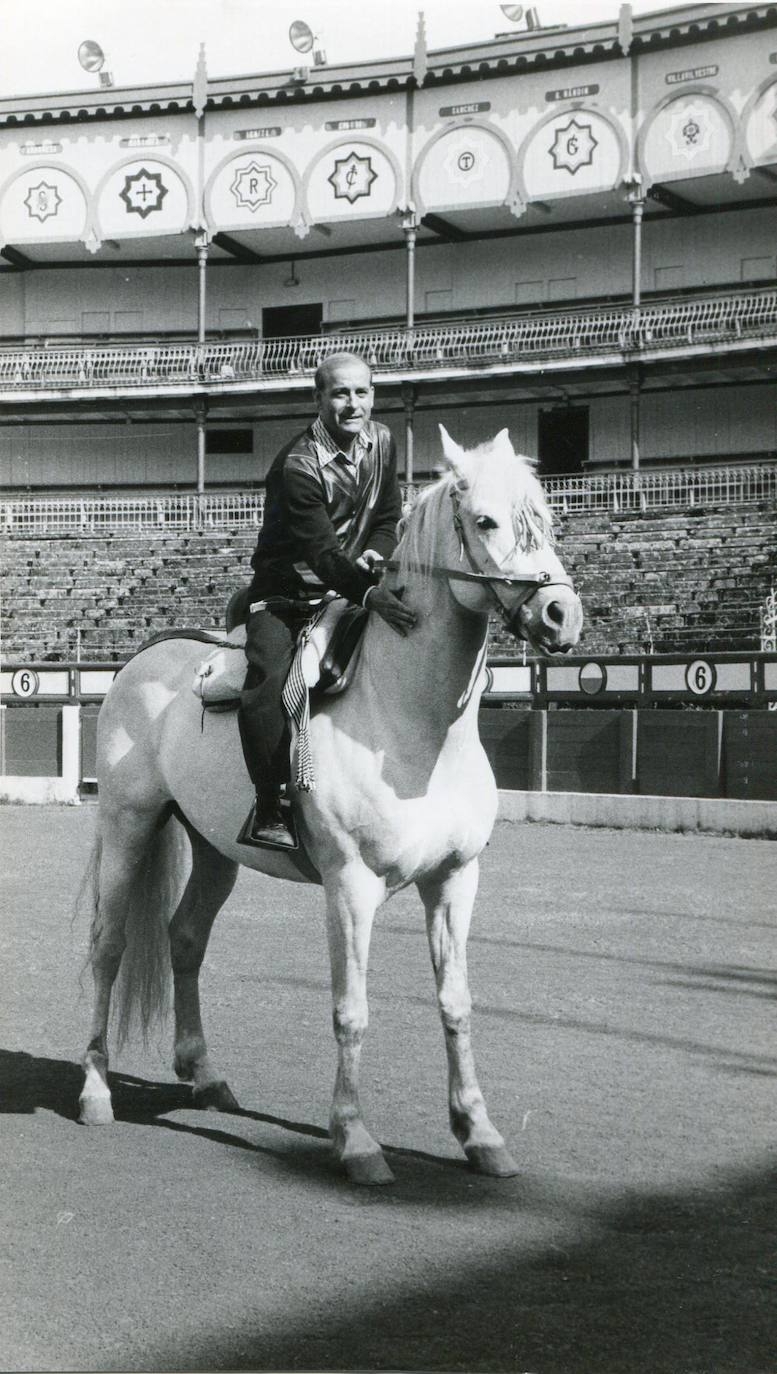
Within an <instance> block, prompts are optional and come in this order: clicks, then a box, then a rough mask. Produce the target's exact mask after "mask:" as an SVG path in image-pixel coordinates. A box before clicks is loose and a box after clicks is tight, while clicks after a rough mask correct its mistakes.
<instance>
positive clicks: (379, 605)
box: [362, 554, 416, 638]
mask: <svg viewBox="0 0 777 1374" xmlns="http://www.w3.org/2000/svg"><path fill="white" fill-rule="evenodd" d="M362 557H363V558H364V557H366V554H362ZM364 604H365V606H366V607H367V609H368V610H370V611H377V613H378V615H379V616H380V618H381V620H385V622H386V624H387V625H390V626H391V628H392V630H396V632H397V634H399V635H402V636H403V638H404V636H405V635H406V634H408V633H409V632H410V630H412V629H413V627H414V625H415V623H416V614H415V611H411V609H410V607H409V606H405V605H403V603H402V602H401V601H400V599H399V597H398V596H395V595H394V593H393V592H390V591H389V589H388V587H383V586H378V587H370V590H369V591H368V592H367V595H366V596H365V598H364Z"/></svg>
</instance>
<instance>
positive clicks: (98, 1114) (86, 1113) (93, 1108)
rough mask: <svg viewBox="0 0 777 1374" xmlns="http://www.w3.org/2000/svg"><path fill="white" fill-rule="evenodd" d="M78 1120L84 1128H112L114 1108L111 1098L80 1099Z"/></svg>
mask: <svg viewBox="0 0 777 1374" xmlns="http://www.w3.org/2000/svg"><path fill="white" fill-rule="evenodd" d="M78 1107H79V1111H78V1120H79V1121H80V1122H81V1125H82V1126H112V1125H113V1121H114V1116H113V1107H112V1106H111V1099H110V1098H109V1097H79V1099H78Z"/></svg>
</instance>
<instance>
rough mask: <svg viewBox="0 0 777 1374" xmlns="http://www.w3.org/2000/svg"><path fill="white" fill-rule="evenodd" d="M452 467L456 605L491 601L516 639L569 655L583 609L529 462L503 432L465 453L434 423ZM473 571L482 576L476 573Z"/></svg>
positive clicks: (481, 605) (483, 605) (484, 606)
mask: <svg viewBox="0 0 777 1374" xmlns="http://www.w3.org/2000/svg"><path fill="white" fill-rule="evenodd" d="M440 432H441V435H442V444H443V452H444V454H445V459H446V462H447V464H448V467H449V469H450V473H451V476H450V478H449V482H450V493H451V498H452V502H453V528H454V532H455V536H456V540H457V542H458V549H457V551H456V553H457V566H458V568H460V569H462V570H464V571H465V572H469V573H471V574H476V576H473V577H471V578H462V579H454V578H452V579H451V583H450V585H451V591H452V592H453V595H454V596H455V597H456V599H457V601H459V602H460V603H461V605H463V606H466V607H467V608H468V609H470V610H479V611H485V610H488V609H490V608H493V606H494V602H495V601H496V603H497V604H498V608H499V610H500V612H501V614H502V617H503V619H504V621H505V624H506V625H507V626H508V628H509V629H510V631H511V632H512V633H513V634H514V635H516V637H517V638H519V639H525V640H528V642H529V643H530V644H531V645H532V647H533V648H535V649H539V650H543V651H544V652H546V653H568V652H569V650H570V649H572V648H574V646H575V645H576V644H577V642H578V640H579V638H580V630H581V627H582V623H583V609H582V606H581V605H580V598H579V597H578V596H577V594H576V592H575V590H574V588H573V586H572V582H571V579H570V578H569V577H568V575H567V573H566V572H565V570H564V567H563V565H562V563H561V560H560V559H559V557H558V554H557V553H556V551H555V548H554V546H553V522H552V517H551V513H550V510H549V509H548V504H547V501H546V499H545V494H544V492H543V490H542V487H541V486H540V483H539V481H538V479H537V477H536V475H535V473H534V470H533V464H532V461H531V459H530V458H525V457H523V456H521V455H519V454H516V453H515V451H514V449H513V446H512V444H511V443H510V437H509V434H508V432H507V430H506V429H503V430H502V431H501V433H499V434H497V436H496V438H495V439H492V440H490V441H489V442H488V443H485V444H481V445H480V446H479V447H478V448H476V449H472V450H470V451H466V450H464V449H463V448H460V447H459V445H458V444H457V443H455V441H454V440H453V439H451V437H450V435H449V434H448V433H447V431H446V430H445V429H444V428H443V426H442V425H440ZM477 574H479V575H480V576H477Z"/></svg>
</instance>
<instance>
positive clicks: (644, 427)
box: [0, 383, 777, 489]
mask: <svg viewBox="0 0 777 1374" xmlns="http://www.w3.org/2000/svg"><path fill="white" fill-rule="evenodd" d="M548 404H550V402H548ZM588 404H589V411H590V452H589V461H590V463H591V464H592V465H597V464H607V465H611V464H615V463H621V464H628V463H629V461H630V455H631V441H630V418H629V400H628V397H627V396H613V397H607V396H605V397H594V398H592V399H591V400H590V401H589V402H588ZM539 409H540V405H539V404H538V403H536V402H532V403H529V404H511V403H510V402H509V401H505V402H501V403H494V404H489V405H485V406H484V405H477V406H476V405H470V406H467V405H464V406H461V407H456V408H454V407H450V406H448V407H445V406H440V407H433V408H427V407H426V405H425V404H424V405H422V406H420V407H419V408H418V410H417V412H416V419H415V468H416V471H417V472H424V471H429V470H433V469H434V467H435V464H436V463H437V462H438V460H439V457H440V439H439V430H438V424H439V423H440V422H442V423H443V424H444V425H445V427H446V428H447V429H448V430H449V431H450V433H451V434H452V435H453V436H454V438H455V439H457V440H458V442H459V443H461V444H463V445H464V446H465V447H471V446H474V445H475V444H479V443H482V442H483V440H485V439H488V438H492V437H493V436H494V435H495V434H496V433H497V432H498V431H499V430H500V429H502V428H503V427H505V426H506V427H507V428H508V429H509V431H510V437H511V439H512V442H513V445H514V446H515V448H516V449H517V450H518V451H519V452H522V453H527V454H529V455H530V456H532V457H536V456H537V413H538V411H539ZM306 414H307V412H306V410H305V402H304V400H302V399H301V400H300V405H299V408H298V410H297V411H296V413H295V415H294V416H293V417H289V416H287V417H285V418H284V417H281V418H279V419H272V420H256V421H255V422H254V425H253V429H254V453H253V454H252V455H242V454H234V455H232V454H230V455H227V454H224V455H213V456H209V457H208V460H207V480H208V483H209V485H211V486H219V485H221V484H226V483H230V484H232V483H245V484H246V485H248V484H253V483H256V482H258V481H261V480H262V479H263V478H264V476H265V474H266V472H267V469H268V467H269V466H270V463H271V462H272V460H273V458H274V457H275V455H276V453H277V452H278V450H279V449H280V448H281V446H282V445H283V444H285V443H287V442H288V440H289V439H290V438H292V436H293V435H294V434H295V433H298V432H299V431H300V430H301V429H303V428H304V425H305V423H306V420H305V416H306ZM310 414H311V417H312V409H311V412H310ZM376 415H377V416H378V417H379V418H381V419H382V420H383V421H384V422H385V423H386V424H388V425H389V428H390V429H391V430H392V433H393V434H394V437H395V440H396V444H397V451H398V453H399V455H400V461H403V454H404V438H405V420H404V413H403V412H402V411H401V410H400V409H399V408H398V407H397V406H396V402H395V401H392V402H391V405H389V404H388V402H387V403H386V404H384V405H383V406H381V404H380V395H379V398H378V405H377V407H376ZM775 453H777V383H764V384H762V385H758V386H743V387H721V388H720V389H718V390H715V389H714V388H709V387H707V388H704V389H699V390H690V389H689V390H683V391H682V392H679V393H678V392H666V393H660V394H651V393H649V392H648V393H646V394H645V395H643V397H642V406H641V455H642V459H643V461H645V462H649V461H652V460H659V459H667V460H669V461H671V460H673V459H686V458H710V459H726V458H736V457H737V456H738V455H748V454H756V455H757V454H775ZM196 454H197V440H196V431H195V426H194V423H193V422H192V424H191V425H184V424H173V425H131V426H127V425H115V426H114V425H95V426H89V425H56V426H55V425H48V426H47V425H40V426H35V427H31V426H21V425H19V426H16V425H15V426H0V481H1V482H2V484H3V485H4V486H6V487H16V488H22V489H23V488H25V487H30V488H33V489H34V488H40V487H49V486H51V487H53V486H66V485H72V486H81V487H86V488H91V489H95V488H97V487H100V486H104V487H112V486H118V485H131V486H141V487H142V486H159V487H164V486H170V485H174V484H178V485H184V486H188V487H193V485H194V482H195V478H196V470H197V459H196Z"/></svg>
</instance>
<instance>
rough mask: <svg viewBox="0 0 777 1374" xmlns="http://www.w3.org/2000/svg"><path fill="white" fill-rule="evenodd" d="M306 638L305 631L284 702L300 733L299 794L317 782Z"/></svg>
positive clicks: (292, 665)
mask: <svg viewBox="0 0 777 1374" xmlns="http://www.w3.org/2000/svg"><path fill="white" fill-rule="evenodd" d="M306 638H307V637H306V635H305V633H304V631H303V634H302V635H301V636H300V641H299V644H298V645H297V651H296V653H295V655H294V658H293V659H292V664H291V667H290V669H289V674H288V677H287V678H286V683H285V685H284V688H283V692H282V701H283V709H284V710H285V712H286V716H287V718H288V719H289V720H290V721H292V722H293V724H294V726H295V728H296V731H297V782H296V785H297V789H298V790H299V791H300V792H313V791H314V790H315V786H316V779H315V776H314V774H313V760H312V758H311V754H310V695H309V693H308V686H307V683H306V681H305V678H304V675H303V672H302V651H303V649H304V647H305V642H306Z"/></svg>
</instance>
